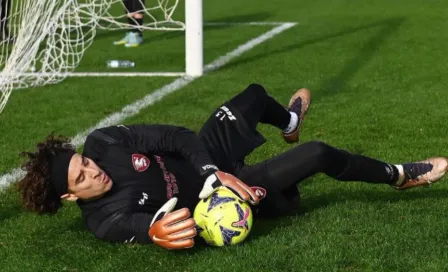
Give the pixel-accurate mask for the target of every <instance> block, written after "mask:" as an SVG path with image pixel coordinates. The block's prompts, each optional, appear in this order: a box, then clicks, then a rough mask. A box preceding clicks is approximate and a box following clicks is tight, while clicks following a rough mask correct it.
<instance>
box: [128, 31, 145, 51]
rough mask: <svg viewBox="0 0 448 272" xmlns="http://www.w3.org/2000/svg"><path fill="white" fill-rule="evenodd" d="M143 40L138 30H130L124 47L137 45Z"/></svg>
mask: <svg viewBox="0 0 448 272" xmlns="http://www.w3.org/2000/svg"><path fill="white" fill-rule="evenodd" d="M142 42H143V37H142V35H141V34H140V33H139V32H131V33H130V34H129V36H128V42H127V43H126V44H125V45H124V46H125V47H138V46H139V45H140V44H141V43H142Z"/></svg>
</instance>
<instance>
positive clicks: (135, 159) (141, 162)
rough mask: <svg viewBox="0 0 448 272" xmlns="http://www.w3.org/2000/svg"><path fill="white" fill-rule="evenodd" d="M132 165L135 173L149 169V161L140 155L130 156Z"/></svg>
mask: <svg viewBox="0 0 448 272" xmlns="http://www.w3.org/2000/svg"><path fill="white" fill-rule="evenodd" d="M132 165H134V168H135V170H136V171H137V172H143V171H145V170H146V169H148V167H149V159H148V158H147V157H145V156H143V155H140V154H132Z"/></svg>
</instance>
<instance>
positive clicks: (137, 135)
mask: <svg viewBox="0 0 448 272" xmlns="http://www.w3.org/2000/svg"><path fill="white" fill-rule="evenodd" d="M98 132H100V133H99V135H98ZM94 133H96V135H97V136H95V137H102V138H104V141H105V142H115V144H121V145H123V146H126V147H132V148H135V149H137V150H139V151H140V152H143V153H152V154H160V155H163V154H164V153H174V154H180V155H181V156H183V157H184V158H186V159H187V160H188V161H189V162H190V163H191V164H192V165H193V166H194V167H195V169H196V171H197V172H198V173H199V174H200V175H201V176H202V177H204V179H205V183H204V188H203V190H202V191H201V193H200V195H199V197H200V198H206V197H208V196H209V195H211V194H212V193H213V192H214V191H215V190H216V189H217V188H219V187H220V186H226V187H228V188H230V189H231V190H232V191H233V192H234V193H236V194H237V195H238V196H239V197H240V198H241V199H242V200H244V201H250V202H251V203H252V204H257V203H258V197H257V196H256V195H255V193H254V192H253V191H252V190H251V189H250V188H249V186H247V185H246V184H244V182H242V181H241V180H239V179H237V178H236V177H234V176H232V175H230V174H227V173H224V172H221V171H218V170H219V169H218V167H217V166H216V165H215V164H214V163H213V161H212V159H211V157H210V155H209V154H208V152H207V150H206V149H205V147H204V145H203V144H202V142H201V141H200V139H199V137H197V136H196V134H194V132H193V131H191V130H189V129H187V128H184V127H178V126H172V125H130V126H123V125H120V126H113V127H107V128H102V129H98V130H97V131H94V132H93V133H92V134H91V135H89V137H88V138H87V142H86V146H85V149H86V148H88V149H89V147H88V146H92V145H91V144H90V145H89V144H88V142H89V138H91V137H92V136H93V134H94ZM85 149H84V151H86V150H85ZM90 149H93V147H90ZM92 155H93V153H92Z"/></svg>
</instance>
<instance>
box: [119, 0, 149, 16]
mask: <svg viewBox="0 0 448 272" xmlns="http://www.w3.org/2000/svg"><path fill="white" fill-rule="evenodd" d="M123 4H124V7H125V8H126V10H125V12H126V13H134V12H142V11H143V10H144V9H145V0H123Z"/></svg>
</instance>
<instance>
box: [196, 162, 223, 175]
mask: <svg viewBox="0 0 448 272" xmlns="http://www.w3.org/2000/svg"><path fill="white" fill-rule="evenodd" d="M218 170H219V168H218V167H217V166H216V165H214V164H206V165H203V166H201V169H200V173H199V174H200V175H201V176H202V177H208V176H210V175H212V174H214V173H216V171H218Z"/></svg>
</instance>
